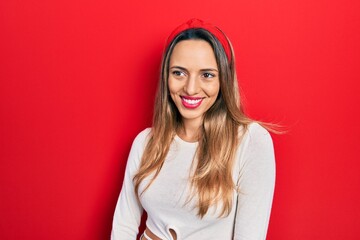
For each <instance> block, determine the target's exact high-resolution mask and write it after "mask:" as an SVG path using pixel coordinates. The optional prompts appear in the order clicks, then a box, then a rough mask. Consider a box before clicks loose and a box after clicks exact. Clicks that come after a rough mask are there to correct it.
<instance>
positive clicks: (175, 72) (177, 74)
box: [172, 71, 184, 76]
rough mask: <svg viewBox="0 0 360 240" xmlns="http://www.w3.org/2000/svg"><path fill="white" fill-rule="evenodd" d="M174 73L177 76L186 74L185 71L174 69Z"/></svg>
mask: <svg viewBox="0 0 360 240" xmlns="http://www.w3.org/2000/svg"><path fill="white" fill-rule="evenodd" d="M172 74H173V75H175V76H183V75H184V73H183V72H181V71H173V72H172Z"/></svg>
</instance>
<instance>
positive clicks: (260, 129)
mask: <svg viewBox="0 0 360 240" xmlns="http://www.w3.org/2000/svg"><path fill="white" fill-rule="evenodd" d="M242 129H246V131H245V133H243V134H244V138H243V141H244V142H247V143H246V144H245V145H248V144H249V143H252V144H254V143H267V144H272V138H271V135H270V133H269V131H268V130H267V129H266V128H265V127H264V126H263V125H261V124H260V123H258V122H256V121H254V122H251V123H250V124H248V125H247V127H246V128H242Z"/></svg>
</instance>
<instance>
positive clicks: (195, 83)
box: [184, 76, 199, 96]
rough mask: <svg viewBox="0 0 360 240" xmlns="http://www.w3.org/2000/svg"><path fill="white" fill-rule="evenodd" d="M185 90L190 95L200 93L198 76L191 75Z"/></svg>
mask: <svg viewBox="0 0 360 240" xmlns="http://www.w3.org/2000/svg"><path fill="white" fill-rule="evenodd" d="M184 91H185V92H186V93H187V94H188V95H189V96H191V95H195V94H197V93H199V79H197V77H196V76H189V78H188V79H187V81H186V84H185V86H184Z"/></svg>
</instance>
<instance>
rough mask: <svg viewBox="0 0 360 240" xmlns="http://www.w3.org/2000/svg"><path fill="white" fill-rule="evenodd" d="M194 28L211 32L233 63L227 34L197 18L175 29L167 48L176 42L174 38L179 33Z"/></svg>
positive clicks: (167, 42) (169, 38)
mask: <svg viewBox="0 0 360 240" xmlns="http://www.w3.org/2000/svg"><path fill="white" fill-rule="evenodd" d="M192 28H203V29H205V30H207V31H208V32H210V33H211V34H212V35H214V36H215V37H216V38H217V40H219V42H220V43H221V45H222V46H223V48H224V51H225V53H226V56H227V58H228V60H229V62H230V61H231V48H230V44H229V42H228V40H227V38H226V36H225V34H224V33H223V32H222V31H221V30H220V29H219V28H217V27H216V26H214V25H212V24H210V23H205V22H204V21H202V20H200V19H197V18H193V19H190V20H189V21H187V22H186V23H183V24H181V25H180V26H178V27H177V28H175V30H174V31H173V32H172V33H171V34H170V36H169V37H168V39H167V41H166V46H169V45H170V43H171V42H172V41H173V40H174V38H175V37H176V36H177V35H178V34H179V33H181V32H183V31H185V30H188V29H192Z"/></svg>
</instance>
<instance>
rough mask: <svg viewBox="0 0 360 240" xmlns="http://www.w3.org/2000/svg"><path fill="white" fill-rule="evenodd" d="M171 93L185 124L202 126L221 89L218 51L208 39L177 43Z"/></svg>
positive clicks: (169, 79)
mask: <svg viewBox="0 0 360 240" xmlns="http://www.w3.org/2000/svg"><path fill="white" fill-rule="evenodd" d="M168 86H169V92H170V95H171V98H172V100H173V101H174V103H175V105H176V107H177V108H178V110H179V112H180V114H181V116H182V118H183V120H184V121H192V122H194V123H195V124H199V125H200V124H201V122H202V118H203V115H204V113H205V112H206V111H207V110H208V109H209V108H210V107H211V106H212V105H213V104H214V102H215V100H216V98H217V96H218V93H219V90H220V80H219V70H218V67H217V64H216V58H215V54H214V51H213V49H212V47H211V46H210V44H209V43H208V42H206V41H204V40H184V41H181V42H179V43H178V44H176V46H175V48H174V49H173V52H172V55H171V57H170V64H169V77H168Z"/></svg>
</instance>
